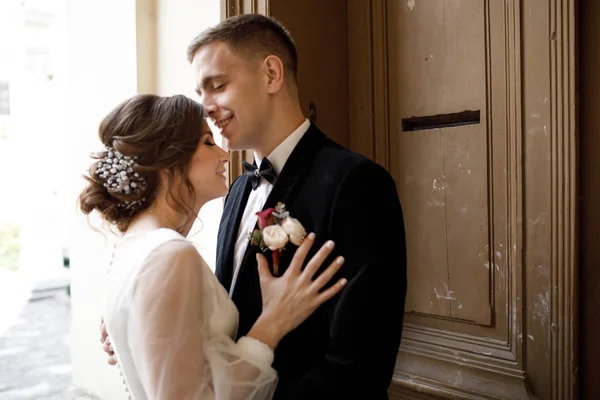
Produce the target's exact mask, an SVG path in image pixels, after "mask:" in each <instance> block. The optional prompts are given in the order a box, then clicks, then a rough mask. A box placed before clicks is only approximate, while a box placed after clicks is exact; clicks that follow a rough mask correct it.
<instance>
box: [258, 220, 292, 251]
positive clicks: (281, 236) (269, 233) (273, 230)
mask: <svg viewBox="0 0 600 400" xmlns="http://www.w3.org/2000/svg"><path fill="white" fill-rule="evenodd" d="M262 234H263V241H264V242H265V244H266V245H267V246H268V247H269V249H270V250H279V249H281V248H282V247H283V246H285V244H286V243H287V242H288V235H287V233H285V231H284V230H283V228H282V227H281V226H279V225H269V226H266V227H265V229H263V231H262Z"/></svg>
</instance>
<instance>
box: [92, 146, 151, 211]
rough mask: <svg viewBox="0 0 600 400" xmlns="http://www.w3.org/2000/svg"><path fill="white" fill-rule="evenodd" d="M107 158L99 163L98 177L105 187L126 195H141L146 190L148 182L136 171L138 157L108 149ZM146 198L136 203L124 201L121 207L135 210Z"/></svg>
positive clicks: (97, 168) (135, 201) (97, 167)
mask: <svg viewBox="0 0 600 400" xmlns="http://www.w3.org/2000/svg"><path fill="white" fill-rule="evenodd" d="M105 150H106V158H105V159H103V160H100V161H98V164H97V166H96V175H98V178H100V179H102V180H103V181H104V187H105V188H107V189H108V190H109V192H111V193H120V194H124V195H130V194H141V193H143V192H144V190H145V189H146V180H145V179H144V177H143V176H141V175H140V174H139V173H137V172H136V171H135V166H136V165H137V163H136V161H135V160H137V156H135V157H130V156H124V155H123V154H121V153H120V152H118V151H116V150H114V149H112V148H110V147H107V148H106V149H105ZM145 201H146V199H145V198H142V199H139V200H134V201H123V202H122V203H120V204H119V207H124V208H125V209H133V208H135V207H137V206H141V205H142V204H143V203H144V202H145Z"/></svg>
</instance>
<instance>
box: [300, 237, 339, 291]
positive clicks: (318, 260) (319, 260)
mask: <svg viewBox="0 0 600 400" xmlns="http://www.w3.org/2000/svg"><path fill="white" fill-rule="evenodd" d="M334 247H335V243H334V242H333V240H328V241H327V242H325V244H324V245H323V246H321V248H320V249H319V251H318V252H317V254H315V255H314V256H313V257H312V258H311V259H310V261H309V262H308V264H307V265H306V268H304V271H303V272H302V276H303V278H304V281H305V282H312V279H313V276H314V275H315V273H316V272H317V270H318V269H319V267H320V266H321V265H323V262H324V261H325V259H326V258H327V257H328V256H329V255H330V254H331V252H332V251H333V248H334Z"/></svg>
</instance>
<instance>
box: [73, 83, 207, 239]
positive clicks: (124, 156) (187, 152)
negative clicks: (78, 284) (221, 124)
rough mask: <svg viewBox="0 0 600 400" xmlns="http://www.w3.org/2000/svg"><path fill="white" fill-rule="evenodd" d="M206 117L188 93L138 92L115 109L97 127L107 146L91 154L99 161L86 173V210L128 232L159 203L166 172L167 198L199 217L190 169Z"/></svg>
mask: <svg viewBox="0 0 600 400" xmlns="http://www.w3.org/2000/svg"><path fill="white" fill-rule="evenodd" d="M203 118H204V111H203V108H202V106H201V105H200V104H199V103H197V102H195V101H193V100H191V99H189V98H188V97H185V96H183V95H176V96H172V97H159V96H155V95H151V94H143V95H137V96H134V97H131V98H129V99H127V100H125V101H124V102H122V103H121V104H119V105H118V106H117V107H115V108H114V109H113V110H112V111H111V112H110V113H109V114H108V115H107V116H106V117H105V118H104V119H103V120H102V122H101V123H100V126H99V129H98V134H99V137H100V141H101V142H102V144H103V145H104V146H105V149H104V150H103V151H100V152H98V153H94V154H92V158H94V159H95V161H94V162H93V163H92V165H91V167H90V169H89V172H88V174H87V175H85V176H84V177H85V179H86V180H87V182H88V184H87V186H86V188H85V189H84V190H83V191H82V192H81V194H80V195H79V207H80V209H81V211H83V213H84V214H86V215H89V214H90V213H91V212H92V211H94V210H95V211H97V212H99V213H100V215H101V216H102V218H103V219H104V220H105V221H106V222H108V223H110V224H113V225H115V226H116V227H117V229H118V230H119V231H121V232H125V231H126V230H127V228H128V227H129V224H130V223H131V221H132V220H133V218H135V216H136V215H138V214H139V213H140V212H141V211H143V210H145V209H147V208H148V206H149V205H150V204H152V202H153V201H154V199H155V197H156V194H157V191H158V189H159V182H160V179H159V173H160V171H164V172H165V173H166V177H167V181H166V193H167V201H168V202H169V204H170V205H171V206H172V207H173V208H174V209H175V210H177V211H179V212H182V213H186V214H187V215H190V217H191V218H194V217H195V216H194V215H193V204H194V201H195V195H194V194H195V192H194V188H193V186H192V183H191V182H190V180H189V179H188V169H189V164H190V160H191V158H192V156H193V155H194V152H195V151H196V148H197V147H198V144H199V142H200V139H201V136H202V122H203Z"/></svg>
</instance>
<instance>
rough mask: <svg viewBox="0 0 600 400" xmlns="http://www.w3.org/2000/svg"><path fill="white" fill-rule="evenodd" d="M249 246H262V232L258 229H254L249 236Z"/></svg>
mask: <svg viewBox="0 0 600 400" xmlns="http://www.w3.org/2000/svg"><path fill="white" fill-rule="evenodd" d="M250 244H251V245H252V246H259V245H262V244H263V240H262V231H261V230H260V229H255V230H254V232H252V234H251V236H250Z"/></svg>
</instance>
